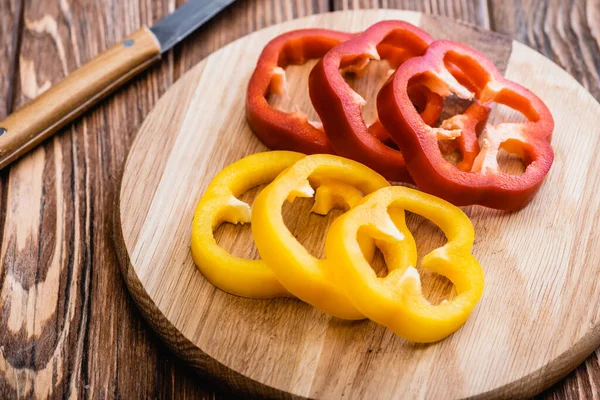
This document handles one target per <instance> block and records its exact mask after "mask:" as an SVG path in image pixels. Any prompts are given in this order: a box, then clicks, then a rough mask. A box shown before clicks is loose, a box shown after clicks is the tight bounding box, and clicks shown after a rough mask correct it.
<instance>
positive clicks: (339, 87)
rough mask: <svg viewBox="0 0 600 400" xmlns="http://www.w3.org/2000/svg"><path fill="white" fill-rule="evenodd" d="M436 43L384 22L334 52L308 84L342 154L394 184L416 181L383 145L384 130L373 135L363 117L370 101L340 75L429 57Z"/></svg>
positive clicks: (401, 160) (414, 30) (397, 156)
mask: <svg viewBox="0 0 600 400" xmlns="http://www.w3.org/2000/svg"><path fill="white" fill-rule="evenodd" d="M431 42H432V38H431V37H430V36H429V35H428V34H427V33H426V32H424V31H422V30H421V29H419V28H417V27H416V26H414V25H411V24H409V23H407V22H403V21H382V22H379V23H377V24H375V25H373V26H371V27H370V28H369V29H367V30H365V31H364V32H363V33H362V34H359V35H357V36H356V37H353V38H352V39H349V40H347V41H345V42H344V43H342V44H340V45H338V46H336V47H334V48H333V49H331V50H330V51H328V52H327V54H325V55H324V56H323V58H322V59H321V60H320V61H319V62H318V63H317V64H316V65H315V67H314V68H313V70H312V71H311V73H310V76H309V80H308V82H309V93H310V99H311V101H312V104H313V106H314V107H315V110H316V111H317V113H318V114H319V117H320V118H321V122H322V123H323V127H324V128H325V132H326V133H327V137H328V138H329V141H330V143H331V146H332V147H333V150H334V151H335V152H336V153H337V154H338V155H340V156H343V157H347V158H351V159H354V160H357V161H359V162H361V163H363V164H366V165H367V166H369V167H371V168H373V169H374V170H376V171H377V172H379V173H380V174H382V175H383V176H385V177H386V178H387V179H389V180H392V181H401V182H412V179H411V177H410V175H409V173H408V170H407V169H406V164H405V162H404V158H403V156H402V153H400V152H399V151H398V150H395V149H393V148H391V147H389V146H387V145H386V144H384V143H383V142H382V141H381V140H380V139H385V137H386V135H385V134H384V133H382V132H381V127H380V126H378V125H375V126H374V128H373V129H372V130H373V132H369V128H368V127H367V125H366V123H365V121H364V119H363V117H362V114H361V108H362V106H363V105H364V103H365V100H364V99H363V98H362V97H361V96H360V95H358V93H356V92H355V91H354V90H352V88H351V87H350V85H348V83H347V82H346V81H345V80H344V77H343V76H342V72H341V71H340V70H342V71H351V72H358V73H359V74H360V73H361V72H362V71H364V68H365V67H366V65H367V64H368V62H369V61H370V60H380V59H387V60H388V62H390V64H391V66H392V67H396V66H398V65H400V64H402V63H404V62H405V61H406V60H408V59H410V58H412V57H415V56H419V55H422V54H424V53H425V50H426V49H427V47H428V45H429V44H430V43H431ZM407 104H410V101H409V103H407ZM438 104H439V103H438ZM432 107H433V106H432ZM411 108H412V109H413V110H414V109H415V108H414V107H413V106H412V105H411ZM439 110H440V111H441V105H440V106H439ZM415 112H417V111H415ZM428 118H430V117H429V116H428Z"/></svg>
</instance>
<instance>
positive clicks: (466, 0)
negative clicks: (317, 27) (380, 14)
mask: <svg viewBox="0 0 600 400" xmlns="http://www.w3.org/2000/svg"><path fill="white" fill-rule="evenodd" d="M333 8H334V9H335V10H352V9H359V8H394V9H402V10H412V11H419V12H422V13H425V14H432V15H440V16H443V17H449V18H454V19H458V20H461V21H464V22H468V23H471V24H473V25H477V26H481V27H483V28H489V13H488V7H487V1H486V0H425V1H423V0H333Z"/></svg>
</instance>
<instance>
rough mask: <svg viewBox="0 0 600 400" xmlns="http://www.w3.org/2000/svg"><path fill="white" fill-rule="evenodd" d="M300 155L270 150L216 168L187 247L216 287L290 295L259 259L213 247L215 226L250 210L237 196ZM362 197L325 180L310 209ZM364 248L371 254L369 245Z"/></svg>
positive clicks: (243, 218)
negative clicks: (220, 169) (237, 255)
mask: <svg viewBox="0 0 600 400" xmlns="http://www.w3.org/2000/svg"><path fill="white" fill-rule="evenodd" d="M303 157H305V155H304V154H300V153H295V152H291V151H270V152H265V153H257V154H253V155H250V156H248V157H245V158H243V159H241V160H239V161H237V162H235V163H233V164H231V165H229V166H228V167H226V168H225V169H223V170H222V171H221V172H219V173H218V174H217V175H216V176H215V177H214V179H213V180H212V181H211V182H210V184H209V185H208V187H207V188H206V191H205V192H204V195H203V196H202V198H201V199H200V201H199V202H198V205H197V206H196V212H195V214H194V219H193V222H192V238H191V251H192V258H193V259H194V263H195V264H196V265H197V266H198V268H199V269H200V271H201V272H202V274H203V275H204V276H205V277H206V278H207V279H208V280H209V281H210V282H211V283H212V284H213V285H215V286H217V287H218V288H220V289H221V290H224V291H226V292H228V293H231V294H235V295H238V296H243V297H251V298H259V299H265V298H273V297H282V296H292V295H291V294H290V293H289V292H288V291H287V290H286V289H285V288H284V287H283V286H282V285H281V284H280V283H279V281H278V280H277V278H276V277H275V275H274V274H273V272H272V271H271V269H270V268H269V267H267V265H266V264H265V262H264V261H262V260H248V259H244V258H240V257H236V256H233V255H232V254H230V253H228V252H227V251H225V249H223V248H222V247H220V246H219V245H218V243H217V242H216V240H215V237H214V230H215V229H217V228H218V227H219V225H221V224H222V223H224V222H229V223H232V224H237V223H241V224H244V223H247V222H250V219H251V208H250V206H249V205H248V204H246V203H244V202H243V201H240V200H239V199H238V198H237V197H238V196H239V195H241V194H242V193H244V192H245V191H247V190H248V189H251V188H252V187H255V186H258V185H262V184H266V183H269V182H271V181H272V180H273V179H275V177H276V176H277V175H278V174H279V173H280V172H281V171H283V170H285V169H286V168H288V167H290V166H292V165H293V164H294V163H295V162H296V161H298V160H300V159H302V158H303ZM361 198H362V194H361V193H360V191H358V190H357V189H356V188H354V187H352V186H349V185H344V184H342V183H339V182H327V183H326V184H325V185H323V186H321V187H320V188H319V189H318V191H317V195H316V199H317V201H316V202H315V205H314V212H318V213H323V214H327V213H328V212H329V211H330V210H331V208H332V207H339V208H344V209H348V208H350V207H351V206H353V205H354V204H356V203H357V202H358V201H359V200H360V199H361ZM370 243H371V247H370V248H366V247H365V249H366V250H365V251H366V253H365V254H366V258H367V259H371V258H372V257H373V252H374V245H373V244H372V240H371V242H370Z"/></svg>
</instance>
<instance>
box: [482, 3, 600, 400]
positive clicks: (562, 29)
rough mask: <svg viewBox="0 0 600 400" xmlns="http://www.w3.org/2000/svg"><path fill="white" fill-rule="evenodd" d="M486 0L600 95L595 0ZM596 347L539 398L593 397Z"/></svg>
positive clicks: (598, 390) (506, 25) (507, 26)
mask: <svg viewBox="0 0 600 400" xmlns="http://www.w3.org/2000/svg"><path fill="white" fill-rule="evenodd" d="M489 3H490V25H491V27H492V28H493V29H494V30H496V31H498V32H502V33H505V34H508V35H510V36H512V37H514V38H515V39H516V40H518V41H520V42H522V43H525V44H527V45H528V46H530V47H532V48H534V49H536V50H537V51H539V52H540V53H542V54H543V55H545V56H546V57H548V58H549V59H551V60H552V61H554V62H556V63H557V64H558V65H560V66H561V67H563V68H564V69H565V70H567V71H568V72H569V73H570V74H571V75H572V76H573V77H575V79H577V80H578V81H579V82H580V83H581V84H582V85H583V86H584V87H585V88H586V89H587V90H588V91H589V92H590V93H592V95H593V96H594V97H595V98H596V99H597V100H600V1H598V0H577V1H573V2H564V1H554V0H551V1H540V0H530V1H512V0H511V1H502V0H492V1H490V2H489ZM599 397H600V351H596V352H595V353H594V354H593V355H592V356H590V357H589V358H588V359H587V360H586V361H585V363H583V364H582V365H581V366H579V367H578V368H577V369H576V370H575V371H573V372H572V373H571V374H569V375H568V377H567V378H565V379H564V380H563V381H562V382H561V383H560V384H557V385H555V386H554V387H552V388H551V389H549V390H548V391H546V392H545V393H544V394H543V395H542V396H540V398H552V399H563V398H582V399H588V398H594V399H595V398H599Z"/></svg>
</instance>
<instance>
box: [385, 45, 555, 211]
mask: <svg viewBox="0 0 600 400" xmlns="http://www.w3.org/2000/svg"><path fill="white" fill-rule="evenodd" d="M449 65H453V66H456V67H457V68H458V69H460V71H462V72H463V73H464V74H463V75H461V76H462V79H460V80H462V82H459V80H457V78H459V77H458V75H457V76H455V75H454V74H453V73H452V71H451V70H449ZM465 77H468V78H466V79H465ZM414 80H418V81H419V83H421V84H424V85H425V86H427V87H428V88H429V89H430V90H431V91H434V92H436V93H438V94H439V95H441V96H444V97H446V96H448V95H450V94H452V93H455V94H456V95H457V96H458V97H461V98H464V99H471V100H474V101H475V102H474V103H473V104H472V105H471V107H470V108H469V109H468V110H467V111H466V112H465V113H463V114H459V115H456V116H454V117H452V118H449V119H448V120H446V121H443V122H442V124H441V126H440V127H437V128H432V127H430V126H428V125H427V124H425V122H424V121H423V119H422V118H421V117H420V116H419V114H418V113H417V112H416V111H415V110H414V108H413V107H412V106H409V105H410V98H409V96H408V88H409V87H410V85H411V84H412V82H413V81H414ZM465 86H466V87H465ZM467 87H468V88H467ZM493 102H496V103H499V104H504V105H506V106H508V107H510V108H512V109H514V110H516V111H519V112H521V113H522V114H523V115H524V116H525V118H526V119H527V121H525V122H521V123H500V124H497V125H487V126H486V128H485V130H484V132H483V133H482V134H481V137H480V142H481V143H482V145H481V149H479V144H478V142H477V130H478V128H481V125H482V123H481V122H482V121H484V120H485V118H486V117H487V113H488V111H486V108H487V109H488V110H489V106H490V104H491V103H493ZM377 111H378V113H379V117H380V119H381V122H382V123H383V125H384V126H385V128H386V129H387V131H388V133H389V134H390V136H391V137H392V138H393V140H394V141H395V142H396V143H397V144H398V146H399V148H400V149H401V150H402V151H403V152H404V154H405V159H406V163H407V167H408V170H409V171H410V173H411V175H412V177H413V179H414V181H415V183H416V184H417V186H418V187H419V188H420V189H421V190H424V191H426V192H429V193H432V194H434V195H436V196H438V197H442V198H444V199H446V200H448V201H450V202H452V203H454V204H456V205H469V204H480V205H483V206H487V207H492V208H496V209H502V210H517V209H520V208H522V207H524V206H525V205H527V203H529V201H531V199H532V198H533V196H534V195H535V193H536V192H537V191H538V190H539V188H540V186H541V184H542V181H543V179H544V177H545V176H546V174H547V173H548V171H549V169H550V166H551V165H552V161H553V160H554V152H553V150H552V147H551V146H550V140H551V138H552V131H553V129H554V120H553V118H552V115H551V114H550V110H548V107H546V105H545V104H544V103H543V102H542V100H540V99H539V98H538V97H537V96H536V95H535V94H533V93H532V92H531V91H529V90H527V89H526V88H524V87H522V86H521V85H519V84H517V83H515V82H512V81H510V80H507V79H505V78H504V77H503V76H502V74H501V72H500V71H499V70H498V69H497V68H496V67H495V66H494V64H493V63H492V62H491V61H490V60H489V59H488V58H486V57H485V56H484V55H482V54H481V53H479V52H477V51H475V50H474V49H472V48H470V47H467V46H465V45H462V44H459V43H455V42H452V41H448V40H439V41H436V42H434V43H432V44H431V45H430V46H429V49H428V50H427V53H426V54H425V55H424V56H422V57H416V58H413V59H411V60H409V61H407V62H406V63H404V64H403V65H402V66H401V67H400V68H398V69H397V71H396V73H395V75H394V76H393V77H392V78H391V79H390V80H388V81H387V82H386V84H385V85H384V86H383V88H382V89H381V91H380V92H379V95H378V97H377ZM452 138H459V139H458V140H462V141H463V142H465V143H468V146H470V147H469V149H470V150H469V151H468V152H463V162H462V163H461V164H459V165H458V166H455V165H453V164H452V163H450V162H449V161H447V160H446V159H445V158H444V157H443V155H442V153H441V151H440V147H439V144H438V140H452ZM499 149H504V150H506V151H508V152H511V153H516V154H517V155H519V156H520V157H522V158H523V160H524V162H525V163H526V164H527V168H526V170H525V172H524V173H523V174H522V175H510V174H507V173H504V172H502V171H500V170H499V167H498V161H497V154H498V151H499ZM474 153H477V154H476V156H475V157H474V156H473V155H474Z"/></svg>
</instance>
